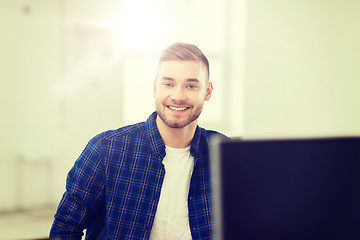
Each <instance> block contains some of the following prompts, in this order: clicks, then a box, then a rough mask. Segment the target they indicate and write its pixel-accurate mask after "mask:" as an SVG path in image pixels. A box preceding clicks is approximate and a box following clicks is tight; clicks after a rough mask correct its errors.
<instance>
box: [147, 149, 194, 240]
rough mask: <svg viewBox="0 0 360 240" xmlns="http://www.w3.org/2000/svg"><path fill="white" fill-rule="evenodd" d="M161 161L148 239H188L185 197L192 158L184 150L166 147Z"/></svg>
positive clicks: (188, 230) (187, 216)
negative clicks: (160, 180)
mask: <svg viewBox="0 0 360 240" xmlns="http://www.w3.org/2000/svg"><path fill="white" fill-rule="evenodd" d="M165 151H166V156H165V158H164V159H163V164H164V167H165V177H164V182H163V184H162V187H161V193H160V198H159V203H158V207H157V210H156V214H155V219H154V224H153V227H152V230H151V234H150V239H151V240H163V239H164V240H165V239H168V240H170V239H171V240H176V239H181V240H184V239H185V240H186V239H192V238H191V232H190V226H189V211H188V195H189V187H190V178H191V175H192V171H193V167H194V158H193V157H192V156H191V154H190V146H189V147H187V148H171V147H168V146H166V149H165Z"/></svg>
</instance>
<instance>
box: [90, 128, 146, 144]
mask: <svg viewBox="0 0 360 240" xmlns="http://www.w3.org/2000/svg"><path fill="white" fill-rule="evenodd" d="M145 133H147V125H146V122H140V123H137V124H133V125H128V126H124V127H121V128H118V129H113V130H107V131H104V132H102V133H99V134H97V135H96V136H94V137H93V138H92V139H91V140H90V141H89V144H90V145H96V146H98V147H100V148H104V147H105V148H107V147H110V145H111V146H112V147H116V148H121V147H122V145H124V144H125V142H127V143H128V142H134V141H138V140H139V139H141V138H142V137H143V136H144V134H145Z"/></svg>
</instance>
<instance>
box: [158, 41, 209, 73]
mask: <svg viewBox="0 0 360 240" xmlns="http://www.w3.org/2000/svg"><path fill="white" fill-rule="evenodd" d="M171 60H180V61H200V62H202V63H203V64H204V65H205V67H206V70H207V74H208V78H210V70H209V61H208V59H207V58H206V56H205V55H204V53H203V52H202V51H201V50H200V49H199V48H198V47H196V46H195V45H193V44H189V43H183V42H176V43H174V44H172V45H170V46H169V47H167V48H166V49H165V50H164V51H163V52H162V53H161V55H160V59H159V64H160V63H161V62H166V61H171Z"/></svg>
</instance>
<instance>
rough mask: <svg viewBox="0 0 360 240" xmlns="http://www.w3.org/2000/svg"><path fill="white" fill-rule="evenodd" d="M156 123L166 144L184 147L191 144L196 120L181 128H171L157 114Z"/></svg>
mask: <svg viewBox="0 0 360 240" xmlns="http://www.w3.org/2000/svg"><path fill="white" fill-rule="evenodd" d="M156 125H157V127H158V129H159V132H160V135H161V137H162V139H163V141H164V143H165V145H166V146H169V147H173V148H185V147H188V146H189V145H190V144H191V141H192V139H193V137H194V134H195V130H196V126H197V120H195V121H193V122H192V123H190V124H189V125H187V126H186V127H183V128H171V127H169V126H167V125H166V124H165V123H164V122H163V121H162V120H161V119H160V118H159V116H157V117H156Z"/></svg>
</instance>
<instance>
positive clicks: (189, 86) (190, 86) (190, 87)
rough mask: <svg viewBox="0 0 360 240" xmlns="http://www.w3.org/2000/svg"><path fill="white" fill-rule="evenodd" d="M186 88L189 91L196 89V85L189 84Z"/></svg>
mask: <svg viewBox="0 0 360 240" xmlns="http://www.w3.org/2000/svg"><path fill="white" fill-rule="evenodd" d="M188 88H189V89H196V88H197V85H196V84H189V85H188Z"/></svg>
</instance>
